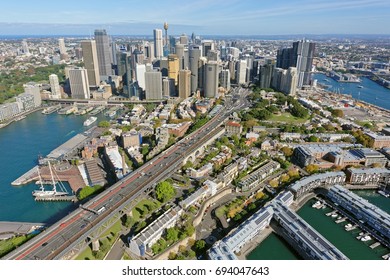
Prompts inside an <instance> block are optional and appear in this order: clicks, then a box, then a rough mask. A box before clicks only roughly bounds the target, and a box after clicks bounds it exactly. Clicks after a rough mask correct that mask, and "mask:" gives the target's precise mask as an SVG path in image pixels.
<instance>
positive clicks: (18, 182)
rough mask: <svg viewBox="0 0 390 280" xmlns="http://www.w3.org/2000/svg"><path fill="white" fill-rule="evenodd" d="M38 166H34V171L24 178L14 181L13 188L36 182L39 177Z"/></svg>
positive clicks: (25, 174)
mask: <svg viewBox="0 0 390 280" xmlns="http://www.w3.org/2000/svg"><path fill="white" fill-rule="evenodd" d="M38 168H39V167H38V165H36V166H34V167H33V168H32V169H30V170H29V171H27V172H26V173H24V174H23V175H22V176H20V177H19V178H18V179H16V180H15V181H13V182H12V183H11V185H13V186H20V185H25V184H28V183H30V182H31V181H34V180H36V178H37V176H38Z"/></svg>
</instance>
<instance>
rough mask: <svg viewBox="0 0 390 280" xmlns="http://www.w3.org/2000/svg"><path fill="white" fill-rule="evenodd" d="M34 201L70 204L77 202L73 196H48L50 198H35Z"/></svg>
mask: <svg viewBox="0 0 390 280" xmlns="http://www.w3.org/2000/svg"><path fill="white" fill-rule="evenodd" d="M35 201H71V202H77V198H76V196H75V195H67V196H50V197H36V198H35Z"/></svg>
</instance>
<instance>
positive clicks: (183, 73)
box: [179, 70, 191, 99]
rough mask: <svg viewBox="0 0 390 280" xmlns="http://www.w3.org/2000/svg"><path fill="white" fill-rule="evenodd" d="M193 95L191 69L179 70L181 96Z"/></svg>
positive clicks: (184, 97)
mask: <svg viewBox="0 0 390 280" xmlns="http://www.w3.org/2000/svg"><path fill="white" fill-rule="evenodd" d="M190 95H191V71H190V70H180V71H179V97H180V98H183V99H186V98H188V97H189V96H190Z"/></svg>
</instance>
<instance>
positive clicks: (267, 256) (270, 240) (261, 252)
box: [246, 233, 302, 260]
mask: <svg viewBox="0 0 390 280" xmlns="http://www.w3.org/2000/svg"><path fill="white" fill-rule="evenodd" d="M246 259H247V260H301V259H302V258H301V257H300V256H299V255H298V254H297V253H296V252H295V251H294V250H293V249H292V248H291V247H290V245H289V244H288V243H287V242H286V241H284V240H283V238H281V237H280V236H278V235H276V234H275V233H271V234H270V235H269V236H268V237H267V238H266V239H265V240H264V241H263V242H261V243H260V245H259V246H258V247H257V248H256V249H254V250H253V251H252V252H250V253H249V255H248V256H247V257H246Z"/></svg>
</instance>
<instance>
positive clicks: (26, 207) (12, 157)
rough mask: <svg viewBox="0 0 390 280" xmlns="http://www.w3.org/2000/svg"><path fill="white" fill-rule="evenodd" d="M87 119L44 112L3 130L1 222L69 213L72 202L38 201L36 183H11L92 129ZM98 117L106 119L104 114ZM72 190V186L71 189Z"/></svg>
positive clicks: (54, 217) (37, 219)
mask: <svg viewBox="0 0 390 280" xmlns="http://www.w3.org/2000/svg"><path fill="white" fill-rule="evenodd" d="M87 118H88V116H87V115H84V116H74V115H71V116H65V115H58V114H57V113H53V114H51V115H43V114H42V113H41V112H40V111H39V112H35V113H32V114H30V115H29V116H27V118H25V119H23V120H21V121H18V122H15V123H12V124H10V125H9V126H7V127H4V128H2V129H0V221H21V222H48V223H51V222H53V221H56V220H58V219H59V218H61V217H63V216H65V215H66V214H68V212H69V211H71V210H72V209H73V208H74V207H75V205H74V204H73V203H71V202H36V201H34V199H33V197H32V195H31V192H32V191H33V190H35V189H37V185H35V184H34V183H32V184H28V185H23V186H18V187H15V186H12V185H11V182H12V181H14V180H15V179H16V178H18V177H20V176H21V175H22V174H24V173H25V172H26V171H28V170H30V169H31V168H32V167H34V166H35V165H36V164H37V159H38V155H43V156H45V155H47V154H48V153H50V152H51V151H52V150H53V149H55V148H56V147H58V146H59V145H61V144H62V143H64V142H65V141H67V140H68V139H70V138H72V137H73V136H75V135H76V134H77V133H80V132H82V131H85V130H86V129H88V128H85V127H84V126H83V122H84V120H86V119H87ZM98 118H104V116H102V114H99V115H98ZM67 187H69V186H67Z"/></svg>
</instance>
